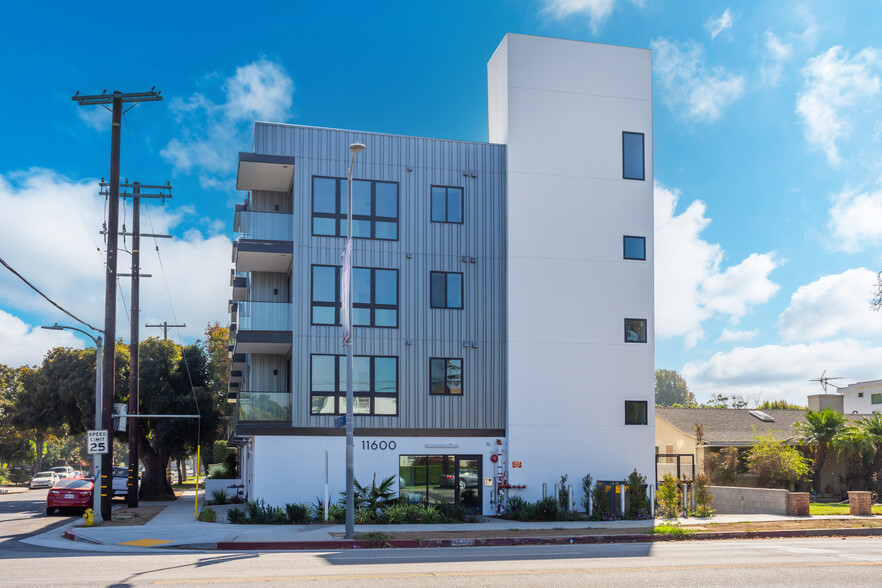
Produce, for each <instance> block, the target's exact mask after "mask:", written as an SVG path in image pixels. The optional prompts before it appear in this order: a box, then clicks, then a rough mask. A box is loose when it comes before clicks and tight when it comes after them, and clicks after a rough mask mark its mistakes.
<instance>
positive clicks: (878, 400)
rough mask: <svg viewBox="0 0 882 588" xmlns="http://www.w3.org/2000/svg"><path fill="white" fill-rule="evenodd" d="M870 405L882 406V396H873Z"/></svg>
mask: <svg viewBox="0 0 882 588" xmlns="http://www.w3.org/2000/svg"><path fill="white" fill-rule="evenodd" d="M870 404H882V394H871V395H870Z"/></svg>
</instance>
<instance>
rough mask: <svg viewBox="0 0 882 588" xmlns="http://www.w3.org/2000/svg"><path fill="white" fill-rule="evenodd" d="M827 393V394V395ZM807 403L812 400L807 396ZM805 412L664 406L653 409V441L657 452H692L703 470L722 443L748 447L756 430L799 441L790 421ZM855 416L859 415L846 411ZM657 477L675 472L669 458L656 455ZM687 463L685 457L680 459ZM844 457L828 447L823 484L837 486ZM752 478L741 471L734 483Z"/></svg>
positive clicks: (843, 469) (748, 482)
mask: <svg viewBox="0 0 882 588" xmlns="http://www.w3.org/2000/svg"><path fill="white" fill-rule="evenodd" d="M827 396H829V395H827ZM809 404H810V405H811V404H813V399H812V398H810V400H809ZM804 416H805V411H804V410H752V409H734V408H664V407H660V406H659V407H656V409H655V444H656V453H657V454H662V455H663V454H670V453H677V454H689V455H692V456H694V459H695V464H696V473H697V472H703V471H704V465H705V459H706V457H707V456H708V455H709V453H711V452H716V451H720V450H721V449H723V448H725V447H737V448H739V449H747V448H748V447H750V445H751V444H752V443H753V441H754V437H755V436H756V435H757V434H760V435H764V434H769V433H772V434H773V435H775V436H776V437H777V438H779V439H785V440H787V441H788V443H789V444H791V445H799V440H798V438H797V437H796V436H795V434H794V432H793V425H794V424H795V423H797V422H799V421H801V420H803V418H804ZM846 416H847V417H849V418H850V420H856V419H857V416H859V415H846ZM696 424H700V425H701V426H702V429H703V435H704V443H701V444H699V443H697V439H696ZM658 461H659V464H658V472H659V474H658V475H659V477H661V476H662V475H664V473H666V472H670V473H671V474H674V475H676V472H675V471H674V466H673V465H671V463H670V462H671V460H669V459H665V458H659V459H658ZM681 461H682V462H683V463H686V462H687V461H688V460H685V459H683V460H681ZM845 472H846V457H845V456H843V457H839V456H838V455H837V454H836V452H835V451H834V450H832V449H831V450H830V453H829V454H828V456H827V461H826V463H825V465H824V469H823V471H822V472H821V481H822V483H823V485H824V488H826V487H827V486H831V485H832V486H833V487H834V488H835V489H838V488H839V486H840V482H839V476H843V477H844V476H845ZM754 482H755V478H754V477H753V476H751V475H746V474H745V475H741V476H739V479H737V480H736V482H735V485H737V486H751V485H753V484H754Z"/></svg>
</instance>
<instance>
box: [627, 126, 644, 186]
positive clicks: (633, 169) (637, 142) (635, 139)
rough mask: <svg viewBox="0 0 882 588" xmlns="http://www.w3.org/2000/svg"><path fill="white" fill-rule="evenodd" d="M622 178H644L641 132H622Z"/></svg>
mask: <svg viewBox="0 0 882 588" xmlns="http://www.w3.org/2000/svg"><path fill="white" fill-rule="evenodd" d="M622 178H624V179H626V180H645V179H646V172H645V167H644V162H643V133H629V132H627V131H625V132H623V133H622Z"/></svg>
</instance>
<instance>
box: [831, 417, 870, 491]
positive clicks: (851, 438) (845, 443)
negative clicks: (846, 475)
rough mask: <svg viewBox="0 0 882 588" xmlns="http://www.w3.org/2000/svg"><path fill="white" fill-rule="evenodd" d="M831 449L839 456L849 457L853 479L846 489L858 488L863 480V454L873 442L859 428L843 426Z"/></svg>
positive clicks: (834, 438)
mask: <svg viewBox="0 0 882 588" xmlns="http://www.w3.org/2000/svg"><path fill="white" fill-rule="evenodd" d="M833 448H834V449H836V453H837V454H838V455H839V456H842V455H843V454H846V455H849V456H850V459H851V468H850V469H851V471H852V473H853V477H852V478H851V480H849V483H848V489H849V490H854V489H856V488H859V485H860V484H861V482H862V480H863V471H862V470H863V469H864V467H863V466H864V459H863V456H864V453H866V452H868V451H869V450H871V449H873V442H872V441H871V440H870V437H869V435H867V433H866V431H865V430H864V429H863V428H861V427H855V426H853V425H845V426H844V427H843V428H842V430H841V431H839V432H838V433H836V436H834V437H833Z"/></svg>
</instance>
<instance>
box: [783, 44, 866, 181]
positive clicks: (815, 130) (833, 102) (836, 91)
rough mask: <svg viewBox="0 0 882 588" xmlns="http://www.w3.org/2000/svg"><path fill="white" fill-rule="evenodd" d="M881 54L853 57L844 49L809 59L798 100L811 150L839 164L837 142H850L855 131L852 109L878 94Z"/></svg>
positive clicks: (861, 53)
mask: <svg viewBox="0 0 882 588" xmlns="http://www.w3.org/2000/svg"><path fill="white" fill-rule="evenodd" d="M879 66H880V54H879V52H878V51H876V50H875V49H872V48H867V49H864V50H862V51H861V52H860V53H858V54H857V55H855V56H854V57H851V56H850V55H849V54H848V52H847V51H845V50H844V49H843V48H842V47H840V46H836V47H832V48H830V49H828V50H827V51H825V52H824V53H822V54H821V55H818V56H817V57H814V58H812V59H809V60H808V62H807V63H806V66H805V68H803V70H802V74H803V79H804V84H803V88H802V91H801V92H800V93H799V95H798V97H797V100H796V113H797V114H798V115H799V116H800V117H801V118H802V120H803V123H804V124H805V137H806V140H807V141H808V142H809V145H810V146H811V147H812V148H815V149H819V150H821V151H823V152H824V153H825V154H826V155H827V159H828V161H829V162H830V163H831V164H833V165H839V164H840V163H841V162H842V159H841V157H840V155H839V149H838V146H837V143H839V142H841V141H844V140H847V139H848V138H849V136H850V135H851V131H852V128H853V122H852V120H851V119H852V117H853V116H854V114H855V113H854V112H853V107H862V106H864V105H865V104H867V103H868V102H871V100H872V98H873V97H875V96H876V94H878V92H879V85H880V82H879V76H878V75H877V74H876V71H877V70H878V69H879Z"/></svg>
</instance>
